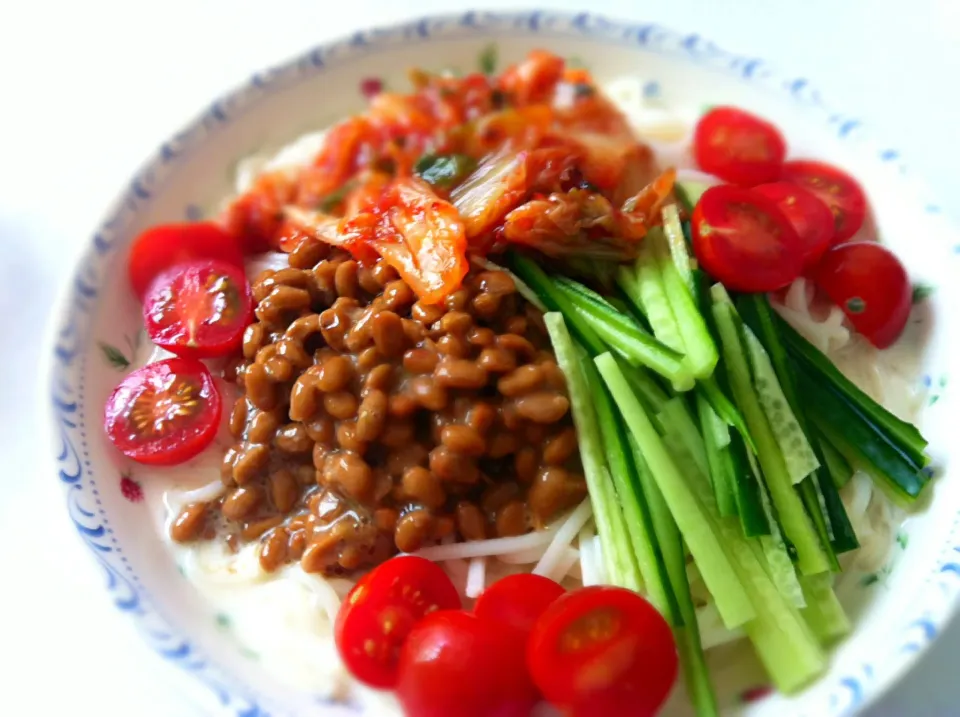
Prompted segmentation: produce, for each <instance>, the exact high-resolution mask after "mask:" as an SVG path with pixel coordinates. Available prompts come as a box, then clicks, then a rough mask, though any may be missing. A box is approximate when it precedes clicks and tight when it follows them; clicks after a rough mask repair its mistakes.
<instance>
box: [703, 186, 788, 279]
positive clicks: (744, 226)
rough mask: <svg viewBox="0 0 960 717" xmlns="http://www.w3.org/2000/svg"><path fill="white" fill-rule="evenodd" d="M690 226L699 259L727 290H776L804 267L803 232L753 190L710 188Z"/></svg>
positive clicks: (723, 187)
mask: <svg viewBox="0 0 960 717" xmlns="http://www.w3.org/2000/svg"><path fill="white" fill-rule="evenodd" d="M691 226H692V229H693V250H694V253H696V255H697V261H699V262H700V264H701V265H702V266H703V268H704V269H705V270H706V271H707V273H708V274H710V275H711V276H712V277H713V278H714V279H716V280H718V281H720V282H721V283H723V284H724V286H726V287H727V288H728V289H732V290H734V291H749V292H759V291H775V290H777V289H780V288H782V287H784V286H786V285H787V284H789V283H790V282H792V281H793V280H794V279H796V278H797V277H798V276H800V272H801V271H802V270H803V262H804V257H805V246H804V244H803V242H802V241H801V240H800V237H798V236H797V233H796V231H794V229H793V227H792V226H791V225H790V222H789V221H788V220H787V218H786V217H785V216H784V215H783V213H782V212H781V211H780V210H779V209H777V205H776V204H774V203H773V201H771V200H770V199H768V198H767V197H765V196H763V195H761V194H757V193H756V192H754V191H753V190H751V189H743V188H741V187H734V186H731V185H720V186H717V187H710V188H709V189H708V190H707V191H705V192H704V193H703V196H701V197H700V201H698V202H697V206H696V207H695V208H694V210H693V218H692V220H691Z"/></svg>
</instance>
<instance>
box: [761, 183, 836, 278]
mask: <svg viewBox="0 0 960 717" xmlns="http://www.w3.org/2000/svg"><path fill="white" fill-rule="evenodd" d="M753 191H755V192H758V193H759V194H762V195H763V196H765V197H766V198H767V199H770V200H772V201H773V202H774V203H776V205H777V209H779V210H780V211H781V212H782V213H783V215H784V216H785V217H786V218H787V221H789V222H790V225H791V226H792V227H793V228H794V230H795V231H796V232H797V236H799V237H800V241H801V242H803V245H804V258H803V268H804V269H805V270H806V269H810V268H811V267H812V266H813V265H814V264H816V263H817V261H818V260H819V259H820V257H821V256H823V253H824V252H825V251H826V250H827V249H829V248H830V243H831V241H832V240H833V214H832V213H831V212H830V209H829V207H827V205H826V204H824V203H823V202H821V201H820V200H819V199H817V197H816V196H814V195H813V194H811V193H810V192H808V191H807V190H806V189H803V188H802V187H799V186H797V185H795V184H789V183H788V182H772V183H771V184H761V185H760V186H758V187H754V188H753Z"/></svg>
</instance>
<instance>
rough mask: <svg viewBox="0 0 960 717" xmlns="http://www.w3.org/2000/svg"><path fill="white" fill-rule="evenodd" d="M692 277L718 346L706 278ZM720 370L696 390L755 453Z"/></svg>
mask: <svg viewBox="0 0 960 717" xmlns="http://www.w3.org/2000/svg"><path fill="white" fill-rule="evenodd" d="M693 275H694V283H695V285H696V287H697V297H698V298H697V303H698V305H699V307H700V315H701V316H702V317H703V319H704V322H705V323H706V325H707V328H708V330H709V331H710V335H711V336H712V337H713V343H714V346H718V345H719V343H720V337H719V334H718V333H717V327H716V323H715V322H714V320H713V308H712V307H713V301H712V300H711V298H710V292H709V290H708V288H707V276H706V274H704V273H703V272H702V271H700V270H699V269H696V270H695V271H694V272H693ZM717 363H718V366H719V364H720V363H721V362H720V361H718V362H717ZM720 368H721V370H719V371H714V374H713V376H711V377H710V378H708V379H704V380H702V381H699V382H698V389H699V390H701V391H703V392H704V394H705V395H706V397H707V400H709V401H710V405H711V406H713V410H714V411H716V412H717V414H718V415H719V416H720V418H722V419H723V420H724V421H726V422H727V424H728V425H730V426H733V427H734V428H735V429H736V430H737V432H738V433H739V434H740V435H741V436H743V438H744V440H745V441H746V442H747V445H748V446H750V450H752V451H754V452H756V446H755V445H754V443H753V438H752V437H751V436H750V431H748V430H747V424H746V422H745V421H744V420H743V415H742V414H741V413H740V411H739V410H737V407H736V406H735V405H734V404H733V402H732V401H731V400H730V399H729V398H728V395H729V394H730V386H729V385H728V382H727V376H726V374H727V372H726V371H725V370H723V368H722V367H720Z"/></svg>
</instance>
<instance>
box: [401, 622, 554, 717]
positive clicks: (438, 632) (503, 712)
mask: <svg viewBox="0 0 960 717" xmlns="http://www.w3.org/2000/svg"><path fill="white" fill-rule="evenodd" d="M397 698H398V699H399V700H400V704H401V705H403V710H404V714H406V715H407V717H451V716H452V715H456V717H528V715H529V714H530V712H531V710H532V708H533V706H534V704H535V703H536V701H537V690H536V688H535V687H534V685H533V683H532V682H531V680H530V675H529V674H528V672H527V668H526V664H525V660H524V641H523V636H522V635H521V634H520V633H518V632H517V631H515V630H512V629H510V628H509V627H507V626H506V625H498V624H497V623H491V622H488V621H486V620H483V619H481V618H479V617H477V616H476V615H471V614H470V613H468V612H463V611H461V610H449V611H446V612H437V613H434V614H432V615H427V617H425V618H424V619H423V620H422V621H421V622H420V623H418V624H417V625H416V626H415V627H414V628H413V630H411V631H410V636H409V637H408V638H407V642H406V644H405V645H404V646H403V649H402V651H401V653H400V677H399V680H398V681H397Z"/></svg>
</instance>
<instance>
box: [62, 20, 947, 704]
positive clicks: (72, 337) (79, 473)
mask: <svg viewBox="0 0 960 717" xmlns="http://www.w3.org/2000/svg"><path fill="white" fill-rule="evenodd" d="M506 36H511V37H531V38H535V37H538V36H539V37H554V38H575V39H589V40H594V41H597V42H603V43H607V44H609V43H615V44H618V45H622V46H625V47H635V48H638V49H643V50H646V51H651V52H657V53H661V54H665V55H668V56H673V57H676V58H677V59H678V60H683V61H686V62H693V63H695V64H697V65H700V66H704V67H709V68H711V69H714V70H718V71H722V72H724V73H728V74H732V75H734V76H737V77H739V78H741V79H742V80H746V81H750V82H753V83H758V84H762V85H765V86H766V87H767V88H769V89H772V90H776V91H778V92H780V93H787V94H788V95H789V96H790V98H792V99H793V100H794V101H795V102H796V103H798V104H800V105H802V106H803V107H805V108H809V109H812V110H814V111H815V113H817V114H819V116H820V118H821V120H822V122H825V123H826V125H827V127H828V129H829V130H830V131H831V132H832V133H834V134H835V135H836V137H838V138H840V139H842V140H847V141H854V142H857V143H859V144H861V145H862V146H866V147H869V151H871V152H874V153H875V154H876V156H877V158H878V159H879V160H881V161H882V162H885V163H890V164H892V165H893V166H894V167H895V168H896V170H897V171H898V173H899V174H901V175H903V176H907V175H908V174H909V172H908V169H907V166H906V165H905V164H904V161H903V158H902V156H901V154H900V152H899V151H898V150H896V149H894V148H891V147H889V146H886V145H879V144H876V143H875V142H872V141H871V140H870V138H869V133H868V128H867V126H866V125H865V123H864V122H862V121H861V120H860V119H858V118H856V117H852V116H849V115H845V114H842V113H839V112H836V111H834V110H833V109H832V108H831V107H830V106H829V105H828V104H826V103H825V102H824V101H823V100H822V98H821V96H820V93H819V92H818V91H817V90H816V89H815V87H814V86H813V84H812V83H811V82H810V81H809V80H808V79H807V78H805V77H798V76H789V75H784V74H782V73H780V72H778V71H777V70H776V69H775V68H774V67H773V66H772V65H770V64H769V63H767V62H765V61H763V60H761V59H758V58H755V57H749V56H743V55H737V54H734V53H730V52H727V51H726V50H723V49H721V48H719V47H718V46H716V45H715V44H714V43H713V42H711V41H710V40H708V39H706V38H704V37H702V36H700V35H697V34H682V33H678V32H675V31H673V30H669V29H667V28H664V27H661V26H659V25H656V24H651V23H635V22H620V21H614V20H609V19H606V18H604V17H600V16H598V15H594V14H589V13H580V14H567V13H560V12H553V11H540V10H532V11H519V12H502V13H500V12H473V11H472V12H466V13H462V14H451V15H432V16H427V17H422V18H419V19H415V20H411V21H408V22H404V23H400V24H397V25H392V26H389V27H384V28H374V29H369V30H362V31H359V32H356V33H354V34H352V35H350V36H348V37H344V38H342V39H339V40H336V41H332V42H326V43H323V44H321V45H318V46H317V47H315V48H314V49H312V50H310V51H308V52H305V53H303V54H301V55H299V56H298V57H296V58H295V59H293V60H291V61H288V62H285V63H283V64H280V65H277V66H275V67H273V68H271V69H268V70H266V71H264V72H259V73H257V74H255V75H253V76H252V77H251V78H250V79H249V80H248V81H247V82H246V83H245V84H243V85H242V86H241V87H239V88H238V89H236V90H234V91H232V92H230V93H229V94H226V95H224V96H222V97H221V98H219V99H217V100H216V101H214V102H213V103H212V104H211V105H210V106H209V107H208V108H207V109H206V110H205V111H204V112H202V113H201V114H200V115H199V116H198V117H197V118H196V119H194V120H193V121H192V122H190V123H189V124H188V125H186V127H184V128H183V129H182V130H181V131H180V132H178V133H177V134H176V135H174V136H173V137H172V138H170V139H169V140H168V141H167V142H165V143H164V144H163V145H161V147H160V148H159V150H157V152H156V153H155V154H154V155H153V156H152V157H151V158H150V159H149V160H148V161H147V162H146V163H145V164H144V165H143V166H142V168H141V169H140V170H139V171H138V172H137V174H136V175H135V176H134V178H133V179H132V180H131V181H130V183H129V185H128V187H127V188H126V190H125V191H124V192H123V193H122V194H121V195H120V196H119V198H118V199H117V200H116V201H115V203H114V204H113V205H112V207H111V208H110V210H109V213H108V214H107V218H106V219H105V220H104V221H103V223H102V224H101V225H100V227H99V228H98V229H97V230H96V232H95V233H94V235H93V238H92V241H91V243H90V245H89V246H88V248H87V249H86V251H85V252H84V254H83V256H82V258H81V259H80V261H79V263H78V265H77V268H76V270H75V272H74V274H73V277H72V280H71V282H70V283H69V285H68V286H67V288H66V290H65V291H64V292H63V294H62V296H61V300H60V302H59V304H58V306H59V310H58V311H56V312H55V313H54V319H53V322H52V324H51V326H50V336H49V341H48V343H47V344H46V345H47V346H49V354H48V356H47V361H48V364H49V366H48V371H47V372H46V373H45V374H44V375H45V376H48V377H49V383H48V384H46V388H45V399H44V400H45V402H47V403H48V405H50V407H51V423H52V428H53V435H54V440H55V442H56V449H55V453H54V458H55V462H56V475H57V481H58V482H59V484H60V485H61V486H62V487H63V489H64V491H65V495H66V503H67V510H68V513H69V516H70V519H71V520H72V522H73V525H74V527H75V529H76V531H77V533H78V535H79V536H80V538H81V539H82V541H83V542H84V543H85V544H86V546H87V547H88V548H89V550H90V552H91V554H92V555H93V557H94V559H95V560H96V562H97V563H98V564H99V565H100V567H101V568H102V569H103V571H104V573H105V575H106V587H107V591H108V593H109V595H110V597H111V599H112V600H113V603H114V605H115V606H116V607H117V609H118V610H120V611H121V612H124V613H126V614H127V615H129V616H130V617H131V618H132V619H133V620H134V622H135V624H136V626H137V627H138V629H139V631H140V632H141V633H142V635H143V638H144V639H145V640H146V642H147V644H148V645H149V646H150V647H151V649H153V650H154V651H155V652H156V654H158V655H159V656H160V657H162V658H163V659H164V660H167V661H168V662H170V663H171V664H173V665H175V666H177V667H179V668H181V669H182V670H184V671H185V672H187V673H189V674H191V675H192V676H193V677H194V678H196V679H198V680H200V681H201V682H202V683H203V684H205V685H206V686H207V687H208V688H210V689H211V690H212V691H213V693H214V694H215V695H216V698H217V699H218V700H219V702H220V704H221V705H222V706H223V708H224V710H225V712H226V713H229V714H234V715H237V717H265V716H266V715H268V714H270V711H269V710H274V709H275V707H274V706H272V705H270V706H268V705H267V704H266V702H265V698H264V697H263V696H262V695H259V694H258V692H257V690H256V689H255V688H251V687H249V686H247V685H242V684H239V683H238V682H237V681H235V680H234V679H232V678H231V677H230V676H229V675H227V674H226V673H225V672H224V671H223V670H222V669H221V668H220V667H219V666H218V665H217V664H216V663H215V662H213V661H212V660H210V659H209V658H208V657H207V656H206V655H205V654H203V652H202V651H201V650H200V649H198V647H197V646H196V645H195V644H194V643H193V642H191V640H190V638H189V637H187V636H185V635H182V634H179V633H178V631H177V629H176V627H175V626H174V621H173V620H171V619H170V617H169V616H167V615H164V614H162V613H161V612H160V611H159V610H158V609H157V607H156V604H155V602H154V600H153V599H152V598H151V596H150V594H149V593H148V591H147V590H146V589H145V588H144V587H143V585H142V583H141V581H140V578H139V577H138V575H137V571H136V570H135V568H134V567H133V565H132V564H131V563H130V562H129V561H128V558H127V556H126V555H125V553H124V549H123V546H122V545H120V543H119V541H118V540H117V538H116V537H115V536H114V533H113V530H112V528H111V521H110V517H109V516H108V515H107V513H106V511H105V510H104V508H103V505H102V503H101V499H100V494H99V490H98V484H97V479H96V476H95V475H94V470H93V467H92V466H91V462H90V458H89V448H88V435H87V431H88V423H87V419H88V418H89V417H87V416H85V415H84V408H83V399H84V377H85V374H86V362H85V354H86V350H87V348H88V346H89V343H90V341H91V340H92V339H91V337H90V336H89V332H88V330H87V329H88V328H89V325H90V321H91V319H92V316H93V315H94V311H95V308H96V305H97V300H98V293H99V290H100V288H101V286H102V284H103V283H104V282H106V281H108V280H109V277H108V275H107V274H106V267H107V265H108V263H109V262H110V260H111V257H112V255H113V253H114V252H115V251H117V250H118V249H119V247H120V245H121V244H122V239H121V238H122V237H124V232H125V230H126V228H127V227H129V226H130V224H131V223H132V222H133V220H134V218H135V217H136V216H137V215H138V214H139V213H140V212H141V211H142V209H143V207H145V206H146V205H147V204H148V203H149V202H150V200H151V197H152V196H153V194H154V192H155V191H156V189H157V188H158V187H159V186H160V185H161V184H162V180H163V179H164V177H166V176H167V175H168V174H169V173H170V172H171V171H172V170H173V169H174V168H175V167H176V166H177V165H178V163H179V162H180V161H181V160H182V158H183V157H184V156H186V155H187V154H188V153H189V152H190V151H191V149H193V148H195V147H197V146H198V145H200V144H202V143H203V142H205V141H206V139H207V138H208V137H210V136H212V135H214V134H216V133H217V132H218V130H220V129H221V128H222V127H223V126H225V125H228V124H229V123H230V122H231V121H232V120H233V119H235V118H236V117H237V116H238V115H240V114H241V113H243V112H244V111H245V110H247V109H248V108H250V107H251V106H252V105H254V104H255V103H258V102H260V101H263V100H266V99H269V97H270V96H271V95H272V94H273V93H275V92H277V91H279V90H282V89H284V88H285V87H289V86H292V85H295V84H297V83H298V82H300V81H303V80H305V79H307V78H309V77H312V76H314V75H316V74H317V73H323V72H327V71H329V70H332V69H335V68H336V67H337V66H338V65H340V64H341V63H343V62H344V61H346V60H349V59H353V58H356V57H359V56H363V55H369V54H373V53H377V52H383V51H388V50H389V49H390V48H391V47H397V46H401V45H407V44H411V43H418V42H425V41H430V40H432V39H436V38H439V37H443V38H446V39H449V38H455V37H464V38H471V39H476V38H477V37H483V38H489V39H496V38H498V37H506ZM910 180H911V181H912V182H913V183H914V185H915V186H917V187H918V189H919V190H921V191H922V192H923V194H922V196H925V197H929V196H932V195H931V194H929V192H928V188H927V187H925V186H923V185H922V184H920V183H919V182H918V181H917V180H916V179H915V178H913V177H910ZM925 209H926V211H927V212H928V213H929V214H940V213H941V207H940V206H939V205H938V204H936V203H928V204H927V205H926V207H925ZM953 253H954V254H955V253H956V252H953ZM93 419H94V421H93V424H91V428H90V430H93V431H97V430H100V428H99V425H97V423H98V420H99V416H95V417H93ZM936 573H937V575H936V576H934V577H932V578H931V581H934V580H937V581H938V589H939V590H940V591H942V592H943V593H944V594H945V596H946V598H947V599H946V600H943V601H941V602H939V603H938V605H939V607H936V608H932V607H930V606H929V605H928V606H917V609H916V614H915V619H911V620H909V621H908V622H907V628H906V630H905V631H904V632H903V633H902V634H901V635H900V636H899V637H898V640H899V642H898V649H897V650H896V654H897V655H899V660H900V663H899V664H898V665H897V666H896V669H895V670H894V671H893V672H892V673H891V674H892V677H899V676H901V675H902V674H903V673H904V672H905V671H906V670H907V669H908V668H909V666H910V665H912V664H913V663H914V662H915V660H916V658H917V656H918V655H919V654H920V653H922V652H923V651H924V650H925V649H926V648H927V647H928V646H929V644H930V643H931V642H932V641H933V640H934V638H935V637H936V636H937V634H938V632H939V631H940V629H941V628H942V627H943V625H944V624H945V622H946V621H947V620H948V619H949V618H950V617H951V616H952V614H953V612H954V610H955V607H956V604H957V598H958V597H960V538H958V534H957V526H956V524H954V528H953V530H952V531H951V533H950V536H949V539H948V541H947V545H946V546H945V547H944V549H943V552H942V555H941V556H940V559H939V562H938V564H937V570H936ZM874 672H875V669H874V666H873V665H863V666H862V667H861V669H860V670H859V671H857V673H856V674H851V675H845V676H843V677H840V678H839V679H834V680H833V681H834V684H832V685H830V694H831V697H830V701H829V702H830V704H829V714H830V715H832V716H834V717H838V716H839V715H848V714H851V713H853V712H856V711H858V710H860V709H862V708H863V707H864V706H866V704H868V703H869V702H871V701H872V700H874V699H875V698H876V697H877V696H879V694H881V693H882V691H883V690H884V689H886V688H888V687H889V686H890V685H891V684H892V682H893V679H892V678H891V679H887V680H884V681H883V682H882V683H881V682H878V681H877V680H875V679H873V678H874ZM282 711H283V710H282V709H280V710H277V711H275V712H273V713H274V714H277V712H282ZM325 714H329V715H334V714H355V712H353V711H350V710H349V709H347V708H343V707H332V706H331V707H330V708H329V711H328V712H325Z"/></svg>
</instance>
